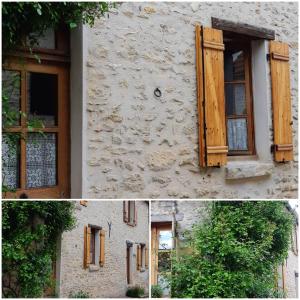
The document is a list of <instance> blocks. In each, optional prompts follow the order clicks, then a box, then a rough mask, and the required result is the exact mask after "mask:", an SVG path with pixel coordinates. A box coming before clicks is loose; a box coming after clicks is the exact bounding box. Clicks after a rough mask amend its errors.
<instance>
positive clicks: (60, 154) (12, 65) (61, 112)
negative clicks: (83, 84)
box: [2, 59, 70, 199]
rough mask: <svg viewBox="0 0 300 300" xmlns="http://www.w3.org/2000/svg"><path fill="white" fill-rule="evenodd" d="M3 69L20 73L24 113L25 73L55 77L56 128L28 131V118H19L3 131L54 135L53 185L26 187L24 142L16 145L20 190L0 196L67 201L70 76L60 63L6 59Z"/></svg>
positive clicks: (25, 103) (23, 109)
mask: <svg viewBox="0 0 300 300" xmlns="http://www.w3.org/2000/svg"><path fill="white" fill-rule="evenodd" d="M2 69H3V70H8V71H17V72H19V73H20V80H21V82H20V110H21V111H22V112H27V104H28V103H27V101H28V99H27V98H28V95H27V77H28V73H30V72H36V73H46V74H54V75H57V76H58V111H57V125H54V126H52V125H51V126H50V125H45V128H42V129H41V128H35V129H33V130H32V131H31V130H29V129H28V128H27V123H26V122H27V117H24V116H21V117H20V122H19V124H16V125H14V126H12V127H9V128H5V130H3V134H5V133H18V134H20V135H21V136H25V137H26V136H27V134H30V133H34V132H39V131H42V132H44V133H55V134H56V185H55V186H50V187H46V186H43V187H34V188H28V187H27V185H26V170H27V168H26V140H25V139H24V138H22V137H21V138H20V142H19V148H20V153H19V187H17V188H16V190H15V192H5V193H3V198H15V197H21V198H56V199H59V198H69V197H70V155H69V153H70V144H69V138H70V129H69V125H70V122H69V114H70V111H69V90H68V84H69V75H68V67H66V66H64V65H61V64H38V63H37V62H36V61H30V60H28V61H26V62H25V64H20V63H19V62H18V60H17V59H8V60H7V62H5V63H4V65H3V67H2Z"/></svg>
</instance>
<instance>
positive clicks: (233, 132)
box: [227, 118, 248, 151]
mask: <svg viewBox="0 0 300 300" xmlns="http://www.w3.org/2000/svg"><path fill="white" fill-rule="evenodd" d="M227 136H228V148H229V150H231V151H232V150H235V151H237V150H240V151H242V150H248V143H247V140H248V138H247V121H246V119H245V118H244V119H228V120H227Z"/></svg>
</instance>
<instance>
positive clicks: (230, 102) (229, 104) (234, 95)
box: [225, 83, 247, 116]
mask: <svg viewBox="0 0 300 300" xmlns="http://www.w3.org/2000/svg"><path fill="white" fill-rule="evenodd" d="M225 102H226V115H227V116H230V115H244V114H246V113H247V109H246V96H245V85H244V84H231V83H227V84H225Z"/></svg>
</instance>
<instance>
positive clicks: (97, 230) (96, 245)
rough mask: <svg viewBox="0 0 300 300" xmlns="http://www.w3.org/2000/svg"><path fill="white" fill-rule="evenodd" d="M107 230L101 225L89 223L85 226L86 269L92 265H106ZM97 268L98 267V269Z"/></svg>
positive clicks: (84, 259) (84, 262)
mask: <svg viewBox="0 0 300 300" xmlns="http://www.w3.org/2000/svg"><path fill="white" fill-rule="evenodd" d="M104 260H105V232H104V230H102V228H101V227H99V226H96V225H90V224H89V225H88V226H85V227H84V258H83V267H84V269H86V268H88V267H91V266H96V267H97V266H98V267H99V266H100V267H103V266H104ZM96 270H97V269H96Z"/></svg>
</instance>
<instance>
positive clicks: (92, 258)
mask: <svg viewBox="0 0 300 300" xmlns="http://www.w3.org/2000/svg"><path fill="white" fill-rule="evenodd" d="M95 234H96V230H95V228H92V229H91V238H90V263H91V264H95Z"/></svg>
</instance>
